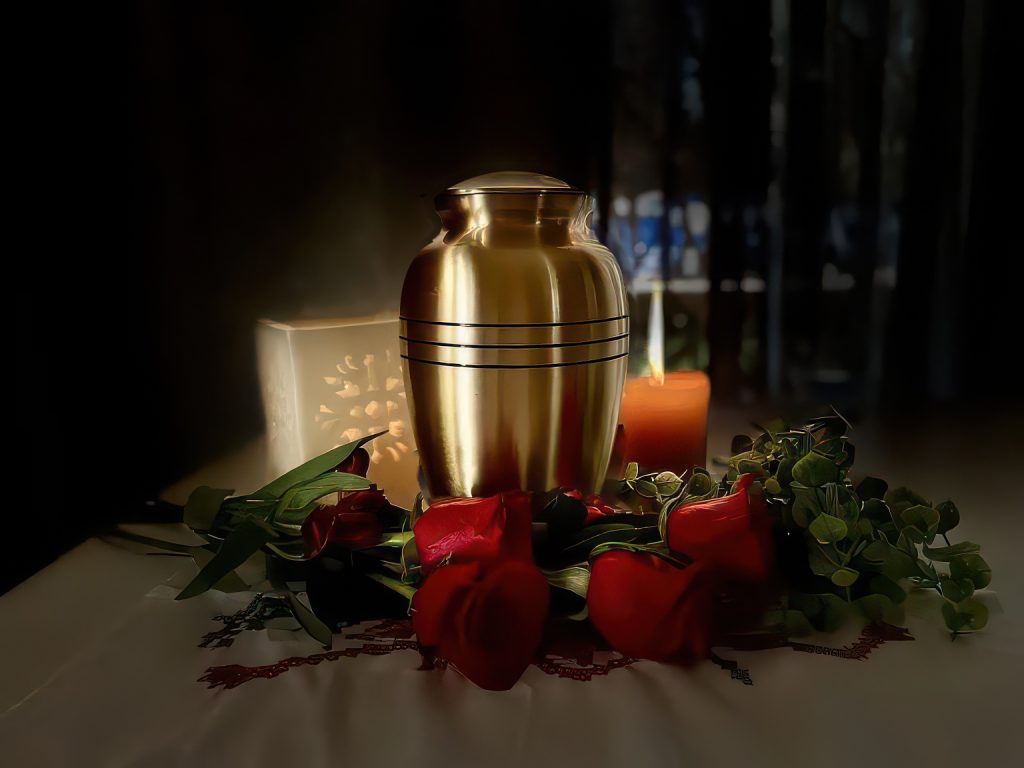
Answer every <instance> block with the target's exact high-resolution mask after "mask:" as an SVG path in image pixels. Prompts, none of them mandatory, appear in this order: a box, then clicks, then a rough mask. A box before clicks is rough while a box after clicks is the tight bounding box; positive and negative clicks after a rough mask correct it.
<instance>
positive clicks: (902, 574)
mask: <svg viewBox="0 0 1024 768" xmlns="http://www.w3.org/2000/svg"><path fill="white" fill-rule="evenodd" d="M860 556H861V558H862V559H863V560H864V561H866V562H867V563H869V564H871V565H873V566H874V567H875V568H877V569H878V570H879V571H880V572H881V573H882V574H884V575H886V576H888V577H889V578H890V579H892V580H893V581H898V580H899V579H904V578H907V577H908V576H919V575H920V573H919V571H918V568H917V560H916V559H915V558H913V557H911V556H910V555H908V554H907V553H906V552H904V551H902V550H900V549H898V548H897V547H894V546H893V545H892V544H889V543H888V542H887V541H882V540H881V539H879V540H878V541H872V542H871V543H870V544H868V545H867V546H866V547H865V548H864V551H863V552H861V555H860Z"/></svg>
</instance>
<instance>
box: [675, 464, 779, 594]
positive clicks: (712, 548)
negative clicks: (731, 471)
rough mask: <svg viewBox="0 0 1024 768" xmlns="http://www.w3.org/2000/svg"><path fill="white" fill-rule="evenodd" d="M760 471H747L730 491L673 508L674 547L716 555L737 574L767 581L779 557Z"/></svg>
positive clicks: (701, 556) (693, 554) (704, 556)
mask: <svg viewBox="0 0 1024 768" xmlns="http://www.w3.org/2000/svg"><path fill="white" fill-rule="evenodd" d="M754 479H755V478H754V475H752V474H746V475H742V476H741V477H740V478H739V479H738V480H737V481H736V484H735V486H734V490H733V492H732V493H731V494H729V495H728V496H720V497H718V498H717V499H710V500H707V501H693V502H690V503H689V504H682V505H680V506H678V507H676V508H675V509H673V510H672V512H670V513H669V516H668V522H667V525H666V536H665V538H666V543H667V544H668V547H669V549H670V550H671V551H672V552H675V553H677V554H680V555H684V556H686V557H688V558H691V559H693V560H698V561H700V560H710V561H713V562H714V564H715V567H716V568H717V569H718V570H720V571H722V572H723V573H725V574H727V575H728V576H730V577H731V578H733V579H738V580H741V581H754V582H758V581H765V580H766V579H767V578H768V577H769V575H770V574H771V570H772V564H773V561H774V546H773V543H772V533H771V528H772V521H771V516H770V515H769V513H768V509H767V504H766V503H765V500H764V495H763V493H761V488H760V486H759V485H755V484H754V482H753V481H754Z"/></svg>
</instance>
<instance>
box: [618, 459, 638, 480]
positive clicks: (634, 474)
mask: <svg viewBox="0 0 1024 768" xmlns="http://www.w3.org/2000/svg"><path fill="white" fill-rule="evenodd" d="M639 476H640V465H639V464H637V463H636V462H635V461H631V462H629V464H627V465H626V474H625V476H624V477H623V478H622V479H623V480H626V481H632V480H636V479H637V478H638V477H639Z"/></svg>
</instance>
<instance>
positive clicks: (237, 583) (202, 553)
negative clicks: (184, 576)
mask: <svg viewBox="0 0 1024 768" xmlns="http://www.w3.org/2000/svg"><path fill="white" fill-rule="evenodd" d="M214 557H215V553H214V552H212V551H211V550H209V549H204V548H203V547H197V548H196V549H195V551H194V552H192V561H193V562H194V563H195V564H196V568H199V569H200V570H202V569H203V568H204V567H205V566H206V564H207V563H209V562H210V561H211V560H213V558H214ZM210 589H216V590H217V591H218V592H225V593H227V594H231V593H233V592H248V591H250V590H251V589H252V587H251V585H249V584H247V583H246V582H245V579H243V578H242V577H241V576H239V575H238V573H237V572H236V571H228V572H227V573H226V574H224V575H223V576H222V577H221V578H220V579H218V580H217V583H215V584H214V585H213V586H212V587H210Z"/></svg>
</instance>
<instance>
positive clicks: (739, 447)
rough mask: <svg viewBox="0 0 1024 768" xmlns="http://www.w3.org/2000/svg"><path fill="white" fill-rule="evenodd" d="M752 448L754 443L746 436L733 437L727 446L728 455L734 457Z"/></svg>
mask: <svg viewBox="0 0 1024 768" xmlns="http://www.w3.org/2000/svg"><path fill="white" fill-rule="evenodd" d="M753 447H754V441H753V440H751V439H750V437H749V436H747V435H735V436H734V437H733V439H732V443H731V444H730V446H729V454H730V455H731V456H735V455H737V454H740V453H747V452H749V451H750V450H751V449H752V448H753Z"/></svg>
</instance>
